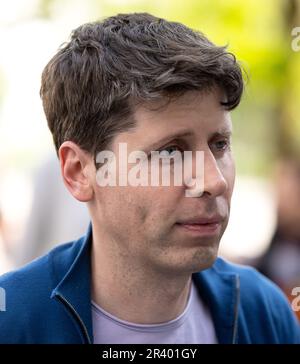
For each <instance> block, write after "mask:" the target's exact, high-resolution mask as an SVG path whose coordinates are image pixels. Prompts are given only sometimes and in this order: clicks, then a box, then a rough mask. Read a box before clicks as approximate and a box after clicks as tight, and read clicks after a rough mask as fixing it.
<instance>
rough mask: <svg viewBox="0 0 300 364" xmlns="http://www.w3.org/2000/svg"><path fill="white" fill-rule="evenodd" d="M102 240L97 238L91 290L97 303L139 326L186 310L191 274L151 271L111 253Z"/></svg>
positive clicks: (162, 320) (170, 318)
mask: <svg viewBox="0 0 300 364" xmlns="http://www.w3.org/2000/svg"><path fill="white" fill-rule="evenodd" d="M99 241H100V240H98V239H97V236H95V235H94V236H93V247H92V262H91V263H92V287H91V288H92V300H93V301H94V302H95V303H96V304H98V305H99V306H100V307H102V308H103V309H104V310H105V311H107V312H109V313H110V314H112V315H114V316H116V317H118V318H119V319H122V320H125V321H129V322H134V323H139V324H157V323H162V322H167V321H170V320H173V319H175V318H176V317H178V316H179V315H180V314H181V313H182V312H183V311H184V309H185V307H186V304H187V300H188V296H189V291H190V285H191V276H190V275H185V276H178V275H177V276H175V275H167V274H163V273H162V272H161V273H159V272H156V271H154V270H153V269H152V270H150V269H147V268H146V267H145V265H143V266H139V264H138V263H137V262H136V260H135V259H130V257H128V256H126V257H124V256H122V255H121V254H120V255H118V254H117V253H116V252H112V251H109V252H107V251H106V250H105V247H104V246H103V244H101V245H100V244H99ZM102 242H103V241H102ZM104 245H105V244H104Z"/></svg>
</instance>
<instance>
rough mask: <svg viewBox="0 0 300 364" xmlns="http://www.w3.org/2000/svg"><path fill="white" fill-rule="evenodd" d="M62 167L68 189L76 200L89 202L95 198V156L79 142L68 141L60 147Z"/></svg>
mask: <svg viewBox="0 0 300 364" xmlns="http://www.w3.org/2000/svg"><path fill="white" fill-rule="evenodd" d="M59 159H60V168H61V174H62V177H63V181H64V184H65V186H66V187H67V189H68V190H69V191H70V193H71V194H72V196H73V197H75V198H76V200H78V201H81V202H88V201H90V200H91V199H92V198H93V187H92V183H91V168H92V167H93V166H94V162H93V157H92V156H91V154H89V153H88V152H86V151H84V150H82V149H81V148H80V147H79V146H78V145H77V144H75V143H73V142H71V141H66V142H64V143H63V144H62V145H61V146H60V148H59Z"/></svg>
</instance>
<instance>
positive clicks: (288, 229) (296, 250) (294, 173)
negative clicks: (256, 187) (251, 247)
mask: <svg viewBox="0 0 300 364" xmlns="http://www.w3.org/2000/svg"><path fill="white" fill-rule="evenodd" d="M275 178H276V181H275V187H276V192H277V201H278V202H277V227H276V231H275V233H274V236H273V238H272V240H271V243H270V246H269V248H268V250H267V251H266V252H265V253H264V255H263V256H262V257H261V258H260V259H259V260H258V263H257V265H256V267H257V268H258V269H259V270H260V271H261V272H262V273H263V274H264V275H266V276H267V277H269V278H270V279H271V280H273V281H274V282H275V283H277V284H278V285H279V286H280V287H281V288H282V290H283V291H284V292H285V293H286V294H287V296H288V297H289V299H290V300H291V301H292V300H294V299H295V296H292V295H291V292H292V290H293V288H294V287H300V157H299V156H287V157H285V158H283V159H282V160H281V161H280V162H279V164H278V168H277V171H276V177H275ZM297 315H298V318H299V319H300V312H297Z"/></svg>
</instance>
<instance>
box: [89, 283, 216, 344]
mask: <svg viewBox="0 0 300 364" xmlns="http://www.w3.org/2000/svg"><path fill="white" fill-rule="evenodd" d="M92 319H93V333H94V344H216V343H217V337H216V333H215V329H214V325H213V322H212V318H211V315H210V312H209V310H208V308H207V307H206V306H205V305H204V303H203V302H202V300H201V298H200V295H199V293H198V291H197V288H196V287H195V286H194V283H192V285H191V291H190V294H189V299H188V302H187V305H186V307H185V309H184V311H183V312H182V314H181V315H179V316H178V317H177V318H175V319H174V320H171V321H168V322H164V323H161V324H151V325H144V324H135V323H131V322H127V321H124V320H120V319H118V318H117V317H115V316H113V315H111V314H110V313H108V312H106V311H104V310H103V309H102V308H101V307H99V306H98V305H97V304H95V302H93V301H92Z"/></svg>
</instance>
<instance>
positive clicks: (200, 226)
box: [175, 217, 224, 236]
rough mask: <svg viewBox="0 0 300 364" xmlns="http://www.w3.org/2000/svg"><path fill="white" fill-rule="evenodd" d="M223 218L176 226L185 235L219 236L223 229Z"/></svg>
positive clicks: (197, 220) (205, 219)
mask: <svg viewBox="0 0 300 364" xmlns="http://www.w3.org/2000/svg"><path fill="white" fill-rule="evenodd" d="M223 220H224V219H222V218H221V217H214V218H201V219H191V220H185V221H182V222H177V223H176V224H175V225H176V226H177V227H178V228H179V229H181V231H183V232H185V233H189V234H192V235H196V236H215V235H219V234H220V232H221V227H222V221H223Z"/></svg>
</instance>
